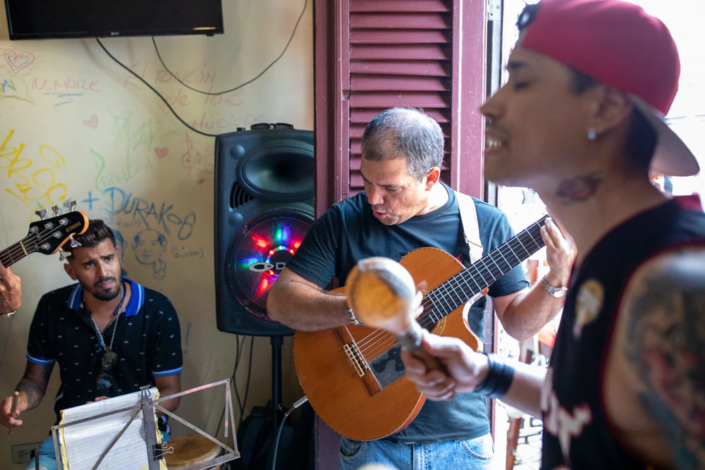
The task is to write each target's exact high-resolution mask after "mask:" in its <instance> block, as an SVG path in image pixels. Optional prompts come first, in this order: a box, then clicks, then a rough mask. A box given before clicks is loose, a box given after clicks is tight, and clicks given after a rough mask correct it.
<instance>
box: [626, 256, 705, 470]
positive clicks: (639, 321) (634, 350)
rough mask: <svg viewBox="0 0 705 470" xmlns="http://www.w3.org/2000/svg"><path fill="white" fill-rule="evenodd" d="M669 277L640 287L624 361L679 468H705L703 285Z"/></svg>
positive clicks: (679, 275)
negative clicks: (627, 362) (636, 379)
mask: <svg viewBox="0 0 705 470" xmlns="http://www.w3.org/2000/svg"><path fill="white" fill-rule="evenodd" d="M672 271H674V270H668V272H666V273H665V274H666V275H667V276H668V278H667V277H666V275H663V274H662V275H659V276H651V277H649V278H646V279H645V280H644V281H643V282H641V286H639V287H640V292H639V294H637V295H635V296H634V298H633V303H632V305H631V308H630V310H629V312H628V315H629V323H628V325H629V327H628V330H627V331H628V332H627V343H626V344H627V346H626V348H627V350H626V357H627V360H628V361H629V363H630V364H631V366H632V367H633V368H634V370H635V371H636V373H637V374H638V377H639V380H640V382H641V385H642V386H643V389H642V390H641V391H640V392H639V399H640V401H641V404H642V405H643V406H644V409H645V410H647V412H649V413H650V414H651V415H652V417H653V418H654V419H655V420H656V421H657V422H658V423H659V425H660V426H662V428H663V434H664V436H666V438H667V439H668V440H669V444H670V446H671V450H672V452H673V458H674V461H675V462H676V463H677V466H678V468H684V469H691V468H692V469H696V468H703V467H704V466H705V282H704V281H703V279H693V276H690V278H687V279H686V276H685V273H677V272H672Z"/></svg>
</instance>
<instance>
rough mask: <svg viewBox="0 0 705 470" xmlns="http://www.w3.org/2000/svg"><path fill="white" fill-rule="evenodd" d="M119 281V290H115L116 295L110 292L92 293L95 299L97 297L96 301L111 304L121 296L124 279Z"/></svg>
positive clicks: (97, 291)
mask: <svg viewBox="0 0 705 470" xmlns="http://www.w3.org/2000/svg"><path fill="white" fill-rule="evenodd" d="M117 281H118V285H117V289H116V290H115V292H114V293H113V292H112V291H108V292H105V293H103V292H101V291H99V290H96V291H94V292H91V294H92V295H93V297H95V298H96V299H98V300H100V301H103V302H110V301H111V300H113V299H115V298H116V297H117V296H118V295H119V294H120V289H122V278H120V279H118V280H117Z"/></svg>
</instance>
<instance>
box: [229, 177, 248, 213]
mask: <svg viewBox="0 0 705 470" xmlns="http://www.w3.org/2000/svg"><path fill="white" fill-rule="evenodd" d="M251 200H252V196H251V195H250V194H249V193H248V192H247V191H245V190H244V189H242V186H240V185H239V184H237V183H234V184H233V192H232V195H231V196H230V207H232V208H233V209H235V208H236V207H242V206H244V205H245V204H247V203H248V202H250V201H251Z"/></svg>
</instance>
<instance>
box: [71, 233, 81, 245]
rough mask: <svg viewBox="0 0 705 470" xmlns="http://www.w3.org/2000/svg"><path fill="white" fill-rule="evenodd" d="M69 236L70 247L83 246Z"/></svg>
mask: <svg viewBox="0 0 705 470" xmlns="http://www.w3.org/2000/svg"><path fill="white" fill-rule="evenodd" d="M70 238H71V248H78V247H79V246H83V245H81V244H80V243H79V242H77V241H76V240H74V239H73V235H71V237H70Z"/></svg>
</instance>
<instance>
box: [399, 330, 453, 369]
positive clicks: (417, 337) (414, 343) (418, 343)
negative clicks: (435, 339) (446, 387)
mask: <svg viewBox="0 0 705 470" xmlns="http://www.w3.org/2000/svg"><path fill="white" fill-rule="evenodd" d="M396 339H397V343H399V344H400V345H402V347H404V348H406V349H407V350H409V352H410V353H411V354H413V355H414V357H416V358H417V359H418V360H420V361H421V362H423V363H424V365H425V366H426V370H428V371H431V370H443V369H444V368H443V365H442V364H441V363H440V362H439V361H438V359H436V358H435V357H433V356H431V355H430V354H429V353H428V352H427V351H426V350H425V349H424V348H423V336H422V334H421V326H420V325H419V323H418V322H417V321H416V320H414V321H413V322H412V323H411V327H410V328H409V330H408V331H407V332H406V333H402V334H401V335H396Z"/></svg>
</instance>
